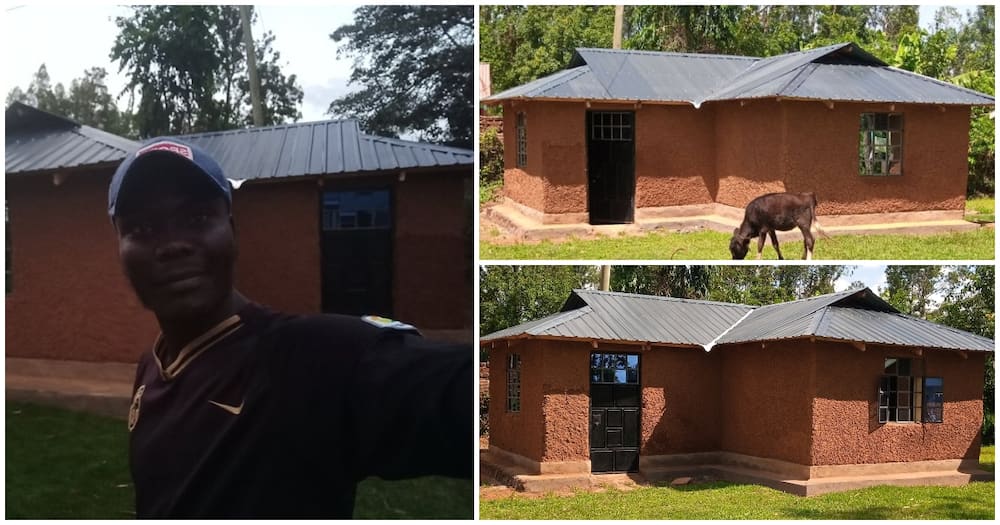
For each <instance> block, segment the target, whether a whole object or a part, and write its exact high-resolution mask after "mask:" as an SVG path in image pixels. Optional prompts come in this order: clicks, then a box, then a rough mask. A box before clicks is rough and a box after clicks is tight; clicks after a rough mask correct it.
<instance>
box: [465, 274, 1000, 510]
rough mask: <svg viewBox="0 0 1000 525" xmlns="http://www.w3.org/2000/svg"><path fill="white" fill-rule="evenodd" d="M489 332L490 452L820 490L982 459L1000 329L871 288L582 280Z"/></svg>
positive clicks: (948, 477) (534, 463)
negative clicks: (756, 296)
mask: <svg viewBox="0 0 1000 525" xmlns="http://www.w3.org/2000/svg"><path fill="white" fill-rule="evenodd" d="M481 345H483V346H484V347H485V348H488V349H489V354H490V362H491V364H492V368H493V381H491V382H490V399H491V405H490V413H489V428H490V444H489V451H488V453H487V454H486V455H485V456H484V458H485V460H487V461H488V462H490V461H492V462H493V464H494V465H508V466H511V468H513V469H515V470H517V471H519V472H521V473H522V474H521V478H520V479H522V481H523V482H524V483H526V484H527V483H528V482H529V481H531V480H532V479H536V480H538V479H541V478H545V479H549V480H551V479H553V478H558V477H562V478H564V479H571V478H572V479H578V480H580V482H581V483H586V482H587V481H586V480H588V479H593V478H592V477H591V476H590V474H591V473H604V472H639V473H640V474H642V475H644V476H645V477H647V478H649V479H664V478H665V479H668V480H669V479H671V478H672V477H674V476H690V475H696V474H699V473H706V472H707V473H710V474H712V475H714V476H719V477H721V478H723V479H729V480H732V481H738V482H746V481H749V482H755V483H763V484H767V485H769V486H773V487H775V488H779V489H782V490H786V491H789V492H792V493H796V494H800V495H810V494H819V493H823V492H829V491H834V490H843V489H847V488H855V487H860V486H868V485H875V484H959V483H965V482H967V481H968V480H969V479H970V478H974V479H980V478H982V477H988V476H989V475H988V474H986V473H983V472H980V471H978V458H979V446H980V429H981V425H982V421H983V373H984V363H985V358H986V355H987V354H988V353H989V352H993V350H994V342H993V341H992V340H989V339H986V338H983V337H980V336H977V335H973V334H970V333H966V332H963V331H960V330H956V329H953V328H949V327H945V326H941V325H937V324H934V323H932V322H929V321H925V320H921V319H918V318H914V317H910V316H907V315H903V314H901V313H899V312H898V311H897V310H895V309H894V308H892V306H890V305H889V304H887V303H886V302H884V301H883V300H882V299H880V298H879V297H878V296H876V295H875V294H874V293H872V292H871V291H870V290H868V289H855V290H849V291H845V292H840V293H834V294H829V295H823V296H818V297H813V298H810V299H804V300H799V301H793V302H788V303H781V304H774V305H769V306H763V307H757V308H754V307H750V306H744V305H739V304H729V303H717V302H707V301H692V300H685V299H675V298H669V297H653V296H644V295H635V294H624V293H613V292H598V291H586V290H577V291H574V292H573V293H572V294H571V295H570V297H569V299H568V300H567V301H566V303H565V305H564V306H563V308H562V311H561V312H559V313H556V314H553V315H551V316H548V317H545V318H543V319H539V320H536V321H531V322H528V323H525V324H522V325H519V326H515V327H511V328H508V329H505V330H502V331H499V332H495V333H492V334H489V335H486V336H484V337H483V338H482V339H481ZM574 477H575V478H574Z"/></svg>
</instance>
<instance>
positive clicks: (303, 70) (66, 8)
mask: <svg viewBox="0 0 1000 525" xmlns="http://www.w3.org/2000/svg"><path fill="white" fill-rule="evenodd" d="M354 7H355V6H349V5H348V6H345V5H324V6H319V5H316V6H289V7H285V6H273V5H264V6H257V7H255V9H256V11H257V22H256V23H255V24H254V26H253V29H252V30H253V35H254V38H255V39H256V38H258V37H260V36H262V35H263V34H264V32H265V31H271V32H272V33H274V36H275V40H274V42H273V44H272V47H273V48H274V49H275V50H277V51H278V52H279V53H280V54H281V58H280V60H279V64H280V65H281V68H282V72H283V73H285V75H290V74H295V75H296V76H297V78H298V82H299V85H300V86H301V87H302V91H303V94H304V96H303V103H302V108H301V110H302V121H303V122H309V121H315V120H325V119H328V118H330V117H329V116H327V115H326V110H327V108H328V107H329V105H330V102H332V101H333V100H334V99H335V98H337V97H339V96H341V95H344V94H346V93H348V92H349V91H350V90H353V89H356V88H353V89H352V88H349V87H348V86H347V81H348V79H349V78H350V76H351V69H352V68H351V66H352V63H353V59H352V58H350V57H345V58H342V59H338V58H337V49H338V47H339V46H340V44H338V43H336V42H334V41H333V40H332V39H331V38H330V33H333V31H334V30H335V29H337V28H338V27H340V26H342V25H344V24H348V23H351V22H352V21H353V19H354V17H353V11H354ZM128 13H129V10H128V8H126V7H122V6H115V5H98V6H93V5H88V6H78V5H72V4H71V5H61V6H58V7H53V6H51V5H38V4H27V5H23V4H22V3H21V2H4V4H3V24H2V25H0V32H2V34H3V36H2V39H3V40H2V42H3V49H4V52H3V67H2V68H0V71H3V85H2V87H3V96H4V98H6V96H7V93H9V92H10V90H11V89H13V88H14V87H15V86H18V87H20V88H21V89H27V87H28V84H30V83H31V79H32V78H33V77H34V74H35V72H36V71H37V70H38V67H39V66H40V65H41V64H42V63H44V64H45V65H46V68H47V69H48V72H49V77H50V78H51V82H52V85H55V84H57V83H62V84H63V85H64V86H67V87H68V86H69V84H70V82H71V81H72V80H73V79H74V78H77V77H82V76H83V72H84V71H85V70H86V69H89V68H91V67H95V66H100V67H103V68H105V69H106V70H107V71H108V77H109V78H108V89H109V91H110V92H111V93H112V95H117V94H118V93H120V92H121V90H122V89H123V88H124V87H125V84H126V78H125V76H124V75H122V74H119V73H118V66H117V64H116V63H113V62H112V61H111V59H110V58H109V56H108V55H109V53H110V52H111V47H112V45H113V43H114V40H115V36H117V34H118V28H117V26H116V25H115V22H114V19H115V17H117V16H123V15H127V14H128ZM39 35H44V37H43V38H39ZM118 104H119V106H120V107H124V106H126V105H127V104H128V96H127V95H125V96H123V97H121V98H119V99H118Z"/></svg>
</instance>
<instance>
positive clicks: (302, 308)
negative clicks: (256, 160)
mask: <svg viewBox="0 0 1000 525" xmlns="http://www.w3.org/2000/svg"><path fill="white" fill-rule="evenodd" d="M319 192H320V190H319V189H318V187H317V184H316V181H315V180H308V181H301V182H293V183H281V184H276V183H266V184H253V183H250V184H245V185H243V186H241V187H240V189H238V190H236V191H235V192H234V193H233V220H234V222H235V223H236V240H237V246H238V248H239V259H238V261H237V265H236V287H237V288H238V289H239V290H240V291H241V292H243V293H244V294H245V295H246V296H247V297H249V298H250V299H251V300H253V301H257V302H259V303H262V304H266V305H268V306H270V307H272V308H275V309H277V310H282V311H287V312H295V313H318V312H319V311H320V309H321V298H320V282H321V281H320V254H319V212H318V209H319V198H320V197H319Z"/></svg>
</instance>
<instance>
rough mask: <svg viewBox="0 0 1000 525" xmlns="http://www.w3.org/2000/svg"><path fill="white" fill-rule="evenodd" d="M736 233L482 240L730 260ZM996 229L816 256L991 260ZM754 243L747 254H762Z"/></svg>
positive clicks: (487, 255)
mask: <svg viewBox="0 0 1000 525" xmlns="http://www.w3.org/2000/svg"><path fill="white" fill-rule="evenodd" d="M730 237H731V235H730V234H725V233H719V232H714V231H702V232H694V233H650V234H647V235H642V236H619V237H605V238H598V239H593V240H581V239H573V240H567V241H563V242H551V241H542V242H540V243H537V244H527V243H525V244H512V245H496V244H490V243H489V242H483V243H481V244H480V258H481V259H484V260H502V259H569V260H573V259H577V260H602V259H606V260H623V259H674V260H684V259H687V260H703V259H704V260H726V259H731V258H732V256H731V255H730V254H729V238H730ZM993 241H994V232H993V230H992V229H988V228H980V229H978V230H975V231H970V232H963V233H947V234H941V235H927V236H915V235H843V236H841V235H838V236H834V237H833V238H831V239H826V238H819V239H817V240H816V247H815V251H814V254H813V256H814V258H816V259H827V260H831V259H843V260H864V259H868V260H937V259H942V260H947V259H951V260H988V259H993V254H994V247H993ZM756 250H757V247H756V244H754V243H751V249H750V253H749V254H748V255H747V259H748V260H750V259H754V258H755V257H756V253H757V252H756ZM781 252H782V253H783V254H784V255H785V258H786V259H800V258H801V257H802V241H801V240H799V241H789V242H782V243H781ZM763 258H764V259H771V260H774V259H777V258H778V255H777V253H775V251H774V248H773V247H771V242H770V241H768V243H767V244H766V245H765V247H764V256H763Z"/></svg>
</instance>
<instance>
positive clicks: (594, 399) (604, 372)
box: [590, 353, 642, 472]
mask: <svg viewBox="0 0 1000 525" xmlns="http://www.w3.org/2000/svg"><path fill="white" fill-rule="evenodd" d="M641 398H642V393H641V389H640V385H639V356H638V355H635V354H606V353H594V354H591V356H590V470H591V471H592V472H635V471H637V470H639V416H640V413H639V406H640V403H641Z"/></svg>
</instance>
